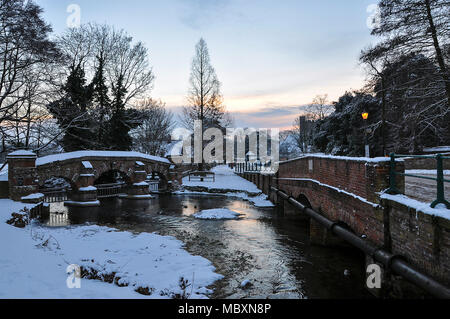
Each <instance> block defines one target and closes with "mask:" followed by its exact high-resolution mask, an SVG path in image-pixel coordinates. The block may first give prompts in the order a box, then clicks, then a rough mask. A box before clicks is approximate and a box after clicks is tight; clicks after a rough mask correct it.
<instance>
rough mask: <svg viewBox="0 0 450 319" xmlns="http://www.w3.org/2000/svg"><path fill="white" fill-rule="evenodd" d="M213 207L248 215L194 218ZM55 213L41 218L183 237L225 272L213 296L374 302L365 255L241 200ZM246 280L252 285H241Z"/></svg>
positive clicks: (182, 199) (106, 204)
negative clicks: (316, 240)
mask: <svg viewBox="0 0 450 319" xmlns="http://www.w3.org/2000/svg"><path fill="white" fill-rule="evenodd" d="M213 208H228V209H231V210H234V211H236V212H238V213H240V214H242V218H241V219H239V220H227V221H206V220H199V219H195V218H194V217H193V216H192V215H193V214H195V213H197V212H198V211H200V210H205V209H213ZM51 211H52V213H51V216H50V219H48V220H42V221H41V222H42V224H43V225H46V226H48V227H64V226H67V225H81V224H85V223H93V224H97V225H101V226H108V227H113V228H116V229H119V230H123V231H131V232H134V233H140V232H156V233H158V234H160V235H169V236H174V237H176V238H177V239H179V240H181V241H183V242H184V243H185V245H186V249H187V250H188V251H189V252H190V253H191V254H194V255H198V256H202V257H204V258H207V259H208V260H210V261H211V262H212V263H213V264H214V266H215V267H216V269H217V270H216V272H218V273H220V274H222V275H224V277H225V278H224V279H223V280H220V281H218V282H216V283H215V285H214V286H213V287H212V288H213V289H214V294H213V295H211V296H210V297H211V298H221V299H222V298H234V299H238V298H282V299H289V298H292V299H293V298H310V299H326V298H371V296H370V294H369V293H368V292H367V291H366V290H365V287H364V283H365V273H364V256H362V255H361V254H359V253H358V252H356V251H354V250H353V249H344V248H339V249H337V248H327V247H318V246H313V245H310V244H309V239H308V225H307V223H305V222H304V221H301V220H298V219H293V218H285V217H282V216H278V215H277V214H276V213H275V209H261V208H256V207H254V206H253V205H252V204H251V203H249V202H246V201H243V200H241V199H237V198H231V197H225V196H202V195H195V196H193V195H172V196H170V195H164V196H163V195H161V196H158V197H156V198H155V199H152V200H146V201H129V200H122V199H108V200H102V202H101V206H100V207H96V208H67V207H64V205H63V204H62V203H56V204H51ZM57 213H59V214H57ZM193 280H195V274H193ZM244 280H250V282H251V286H249V287H247V288H245V289H244V288H241V283H242V282H243V281H244Z"/></svg>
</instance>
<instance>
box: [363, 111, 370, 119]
mask: <svg viewBox="0 0 450 319" xmlns="http://www.w3.org/2000/svg"><path fill="white" fill-rule="evenodd" d="M362 118H363V119H364V120H367V119H368V118H369V113H367V112H364V113H363V114H362Z"/></svg>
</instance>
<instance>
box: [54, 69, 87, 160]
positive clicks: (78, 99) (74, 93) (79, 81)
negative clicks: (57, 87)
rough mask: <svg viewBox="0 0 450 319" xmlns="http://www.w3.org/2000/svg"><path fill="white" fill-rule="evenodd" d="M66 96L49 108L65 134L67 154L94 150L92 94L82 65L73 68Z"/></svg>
mask: <svg viewBox="0 0 450 319" xmlns="http://www.w3.org/2000/svg"><path fill="white" fill-rule="evenodd" d="M62 89H63V92H64V96H63V97H62V98H61V99H60V100H58V101H55V102H53V103H51V104H50V105H49V106H48V109H49V111H50V112H51V113H52V114H53V116H54V117H55V118H56V119H57V121H58V124H59V125H60V127H61V128H62V129H63V130H64V132H65V134H64V137H63V140H62V144H63V148H64V150H65V151H66V152H72V151H77V150H89V149H93V146H94V145H93V143H92V133H93V132H92V127H93V125H92V120H91V117H90V116H89V112H88V111H89V107H90V104H91V92H90V88H89V86H87V85H86V78H85V74H84V71H83V69H82V68H81V66H80V65H78V66H75V67H72V69H71V72H70V75H69V76H68V78H67V81H66V84H65V85H64V87H63V88H62Z"/></svg>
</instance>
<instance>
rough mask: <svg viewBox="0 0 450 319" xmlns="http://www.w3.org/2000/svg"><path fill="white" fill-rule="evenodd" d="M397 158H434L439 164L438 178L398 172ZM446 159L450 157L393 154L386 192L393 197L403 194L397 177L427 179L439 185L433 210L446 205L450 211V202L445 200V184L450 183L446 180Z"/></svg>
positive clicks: (432, 205) (432, 206)
mask: <svg viewBox="0 0 450 319" xmlns="http://www.w3.org/2000/svg"><path fill="white" fill-rule="evenodd" d="M397 158H424V159H426V158H434V159H436V162H437V176H436V177H427V176H421V175H416V174H407V173H400V172H397V164H396V161H395V160H396V159H397ZM444 159H450V157H448V156H444V155H442V154H437V155H434V156H433V155H396V154H391V164H390V171H389V189H388V190H387V191H386V193H388V194H391V195H397V194H401V191H399V190H398V188H397V181H396V177H397V176H405V177H414V178H420V179H427V180H432V181H436V184H437V196H436V200H435V201H434V202H433V203H432V204H431V208H435V207H436V206H438V205H445V206H446V207H447V208H448V209H450V202H448V201H447V200H446V199H445V186H444V183H450V180H448V179H445V178H444Z"/></svg>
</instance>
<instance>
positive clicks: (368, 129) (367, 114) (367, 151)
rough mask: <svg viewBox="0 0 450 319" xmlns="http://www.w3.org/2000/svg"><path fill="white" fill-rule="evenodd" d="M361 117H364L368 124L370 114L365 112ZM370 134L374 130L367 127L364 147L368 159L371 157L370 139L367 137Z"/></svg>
mask: <svg viewBox="0 0 450 319" xmlns="http://www.w3.org/2000/svg"><path fill="white" fill-rule="evenodd" d="M361 116H362V118H363V120H364V121H365V122H366V121H367V120H368V119H369V112H363V113H362V114H361ZM370 133H372V130H371V129H370V128H368V127H367V126H366V127H365V129H364V147H365V151H366V154H365V155H366V157H367V158H369V157H370V146H369V139H368V137H367V135H368V134H370Z"/></svg>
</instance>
